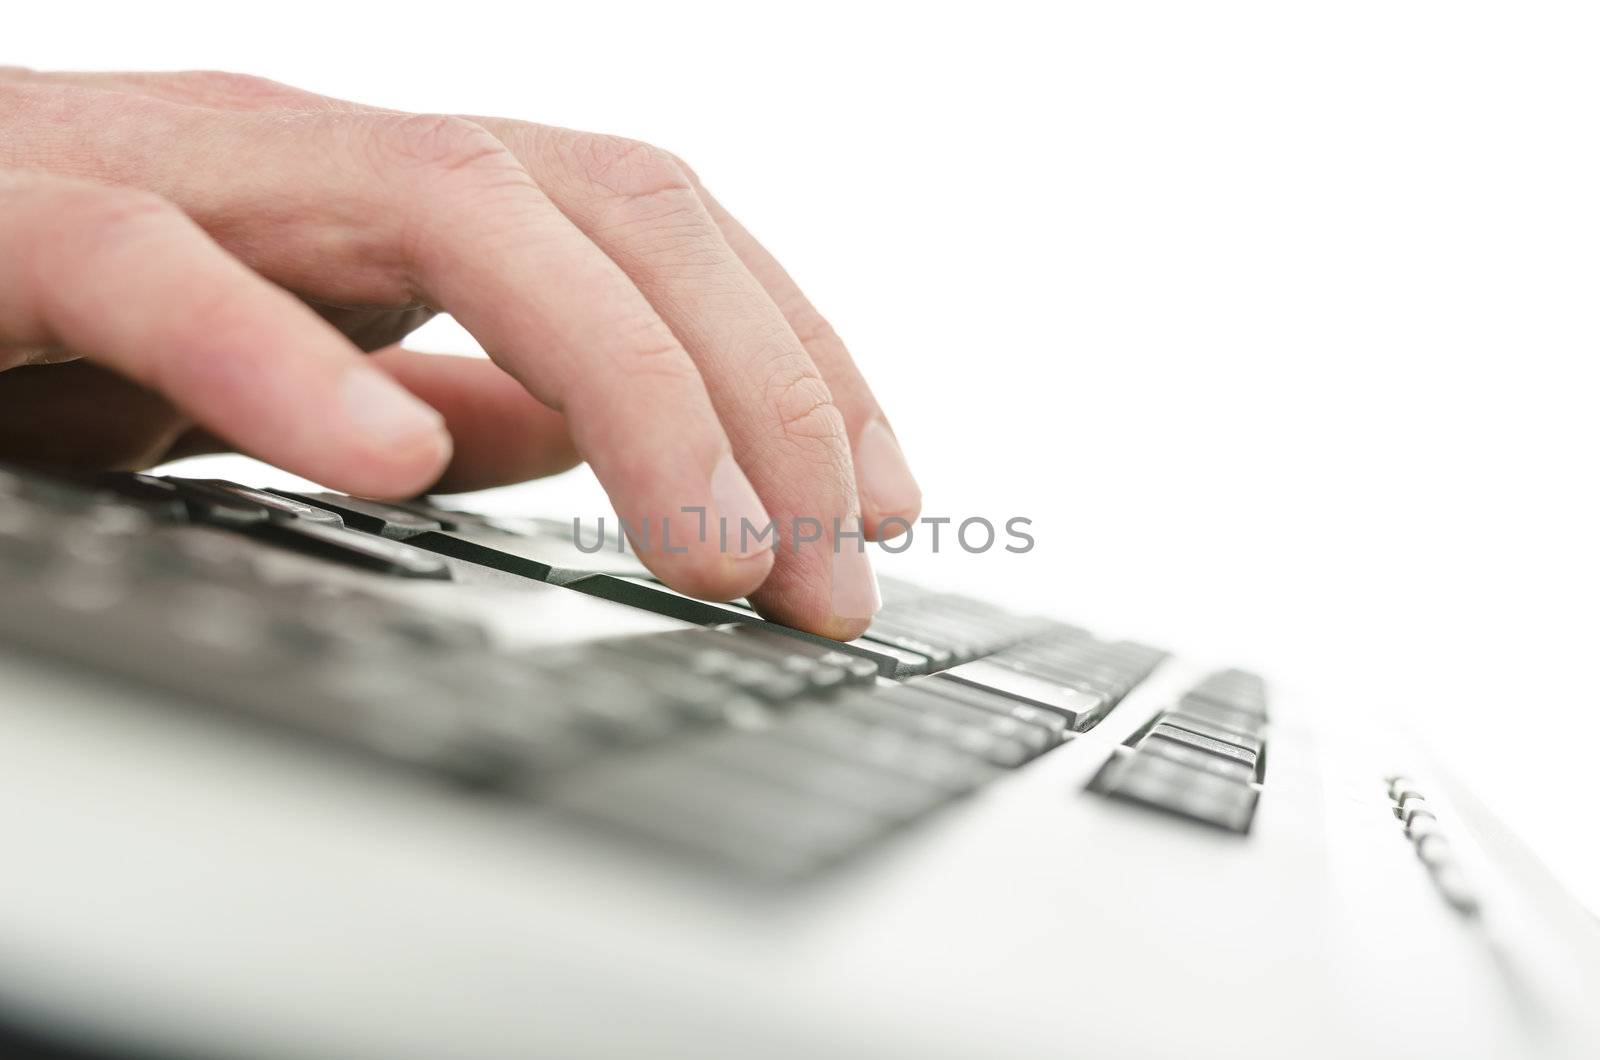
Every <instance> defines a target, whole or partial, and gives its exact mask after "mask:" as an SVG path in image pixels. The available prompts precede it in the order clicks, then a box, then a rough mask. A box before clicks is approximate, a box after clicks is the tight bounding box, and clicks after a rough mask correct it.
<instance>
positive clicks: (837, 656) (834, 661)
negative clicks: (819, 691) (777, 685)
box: [727, 622, 878, 685]
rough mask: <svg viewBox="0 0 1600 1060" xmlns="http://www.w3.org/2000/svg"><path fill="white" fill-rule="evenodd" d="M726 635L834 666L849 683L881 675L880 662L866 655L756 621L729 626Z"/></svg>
mask: <svg viewBox="0 0 1600 1060" xmlns="http://www.w3.org/2000/svg"><path fill="white" fill-rule="evenodd" d="M727 634H728V635H729V636H731V637H733V638H734V639H736V640H739V641H741V642H748V643H754V644H761V645H765V646H767V647H768V648H770V649H771V650H773V651H776V652H780V653H782V654H784V655H798V656H802V657H804V658H807V659H813V660H815V661H816V662H817V663H819V664H821V665H824V666H831V667H835V668H837V669H839V670H842V671H843V672H844V674H845V683H846V684H850V685H870V684H872V683H873V682H874V681H875V680H876V679H877V677H878V665H877V663H875V662H874V661H873V660H871V659H869V658H866V657H865V656H861V655H852V654H851V653H849V652H847V651H840V650H839V649H837V648H833V647H829V646H827V645H825V644H817V643H815V642H814V641H809V640H802V639H801V638H799V637H790V636H785V635H784V634H782V633H776V632H774V631H772V630H770V629H766V628H764V627H762V626H759V625H756V624H754V623H749V622H746V623H740V624H738V625H730V626H728V627H727Z"/></svg>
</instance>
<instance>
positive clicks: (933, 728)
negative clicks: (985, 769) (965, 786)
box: [835, 693, 1033, 769]
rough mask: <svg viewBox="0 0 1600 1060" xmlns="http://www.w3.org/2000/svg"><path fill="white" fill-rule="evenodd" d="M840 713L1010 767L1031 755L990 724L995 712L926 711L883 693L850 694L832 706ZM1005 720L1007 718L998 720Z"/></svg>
mask: <svg viewBox="0 0 1600 1060" xmlns="http://www.w3.org/2000/svg"><path fill="white" fill-rule="evenodd" d="M835 709H836V710H837V711H838V712H839V713H841V714H853V715H855V716H856V717H859V718H862V719H864V720H866V721H868V722H870V723H872V724H874V725H885V726H888V727H890V728H900V729H904V730H905V731H906V732H910V733H914V734H916V735H918V736H923V737H926V738H928V739H932V740H936V741H938V742H940V743H943V744H945V745H947V746H949V747H951V748H954V749H955V750H957V751H961V752H963V753H965V754H969V755H975V756H977V757H979V758H982V759H983V760H985V761H986V762H989V763H991V764H993V765H997V766H1000V767H1002V768H1005V769H1012V768H1015V767H1016V766H1019V765H1021V764H1022V763H1024V762H1026V761H1028V760H1029V759H1030V758H1032V757H1033V752H1031V751H1030V750H1029V748H1028V746H1027V744H1025V743H1024V742H1023V741H1022V740H1019V739H1017V738H1016V737H1015V736H1012V735H1009V734H1007V733H1004V732H1001V731H999V730H998V729H997V727H996V726H995V725H993V724H992V719H994V718H995V716H994V715H988V716H987V717H986V718H984V719H983V720H981V721H974V720H972V718H971V717H970V716H968V715H967V714H966V712H965V708H960V707H958V708H957V709H958V710H960V711H962V712H963V713H961V714H959V715H951V714H947V713H943V712H940V711H934V710H927V709H922V708H919V707H918V706H916V705H914V704H912V703H910V702H907V701H905V700H900V699H897V698H894V697H891V696H890V695H888V694H887V693H885V694H883V695H870V696H853V697H850V698H848V699H845V700H842V701H840V703H839V704H838V706H837V707H836V708H835ZM999 720H1001V721H1005V720H1008V719H1003V718H1002V719H999Z"/></svg>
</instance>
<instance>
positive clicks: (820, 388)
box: [767, 358, 845, 445]
mask: <svg viewBox="0 0 1600 1060" xmlns="http://www.w3.org/2000/svg"><path fill="white" fill-rule="evenodd" d="M767 404H768V407H769V408H770V409H771V410H772V413H773V416H774V418H775V419H776V421H777V424H778V428H779V431H780V433H781V435H782V437H784V438H785V439H789V440H797V441H805V442H809V443H818V442H820V443H830V444H835V445H844V444H845V428H844V417H843V416H841V415H840V414H839V410H838V408H837V407H836V406H835V405H834V403H833V393H832V392H831V391H830V390H829V389H828V385H827V384H826V383H824V382H823V381H822V378H821V377H820V376H818V375H817V373H816V370H815V369H814V368H812V367H811V365H810V364H809V363H804V362H803V360H802V359H800V358H796V359H794V360H789V361H786V362H785V363H783V364H782V365H781V366H780V367H779V368H777V369H776V370H774V371H773V373H772V375H771V377H770V378H769V380H768V382H767Z"/></svg>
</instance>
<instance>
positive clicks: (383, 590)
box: [0, 469, 1265, 877]
mask: <svg viewBox="0 0 1600 1060" xmlns="http://www.w3.org/2000/svg"><path fill="white" fill-rule="evenodd" d="M586 544H589V545H590V547H591V548H592V543H586ZM284 551H287V552H289V553H294V554H297V555H299V556H301V557H306V558H307V560H308V561H310V562H308V563H306V564H302V565H301V566H299V567H296V568H294V570H295V571H298V572H299V573H293V572H291V573H287V574H286V573H285V571H284V569H283V568H282V566H281V565H274V564H272V563H268V562H264V559H265V558H267V557H269V556H271V555H275V554H276V555H281V553H282V552H284ZM327 564H332V565H334V567H327V566H326V565H327ZM334 568H339V569H342V570H344V571H347V572H353V573H355V574H357V575H358V576H357V577H343V578H334V577H331V576H330V577H321V576H318V575H319V572H324V571H332V570H333V569H334ZM484 571H489V572H498V573H497V574H494V575H492V577H494V578H496V579H498V580H497V581H495V582H494V585H495V586H496V587H497V588H496V589H495V591H498V592H502V593H503V592H505V591H507V590H506V589H505V588H504V587H505V586H506V585H511V586H512V588H513V589H514V588H515V586H516V585H522V584H525V581H526V580H532V581H536V582H540V583H547V585H548V586H555V587H561V588H559V589H551V588H546V587H545V586H541V587H540V591H541V592H545V593H555V594H557V595H560V594H562V593H565V592H566V591H567V590H572V591H576V592H581V593H585V594H588V595H590V596H596V597H601V598H604V599H609V600H614V601H619V602H621V603H625V604H628V605H630V606H631V607H634V608H640V609H643V610H646V611H650V612H654V613H655V614H657V615H663V616H667V617H669V618H675V619H679V620H683V621H685V622H688V623H690V624H692V626H691V627H686V628H677V629H672V630H668V631H665V632H652V633H634V634H628V635H620V636H603V635H602V636H599V637H597V638H590V639H582V640H580V641H578V642H575V643H565V644H556V645H549V646H543V647H531V648H530V647H515V646H508V645H507V644H506V643H504V642H503V640H502V639H501V638H499V637H498V636H497V635H496V632H495V630H494V629H493V628H492V624H490V623H486V622H483V621H479V620H477V619H476V618H474V617H473V612H472V609H471V608H466V607H461V608H442V607H437V606H433V605H432V602H434V601H438V600H441V599H443V598H444V597H443V596H441V595H440V594H449V593H452V592H455V591H460V592H462V593H467V592H481V591H484V590H483V588H482V586H483V584H484V582H483V581H482V579H480V578H478V577H477V576H476V575H475V574H474V573H473V572H479V573H481V572H484ZM507 575H509V576H511V577H509V578H507V577H505V576H507ZM451 582H470V583H471V585H467V584H462V585H452V584H450V583H451ZM0 586H3V591H4V594H5V599H6V600H7V607H6V608H4V609H3V611H0V639H4V640H6V641H9V642H12V643H15V644H19V645H21V646H23V647H25V648H28V649H31V650H35V651H40V652H47V653H50V654H53V655H56V656H60V657H64V658H66V659H68V660H71V661H74V662H79V663H83V664H87V665H90V666H93V667H95V668H97V669H100V670H102V671H105V672H109V673H110V674H112V675H114V676H117V677H119V678H133V679H136V680H138V681H140V682H142V683H145V684H148V685H152V686H155V687H157V688H160V689H163V690H166V691H169V692H173V693H177V694H179V695H180V696H182V697H183V698H185V699H187V700H190V701H194V702H198V703H200V704H203V705H206V706H211V707H221V708H228V709H231V710H233V711H235V712H238V713H241V714H243V715H246V716H249V717H252V718H257V719H263V720H265V721H268V722H270V723H272V724H274V725H277V726H280V727H281V726H287V727H289V728H291V729H293V730H297V731H299V732H302V733H305V734H309V735H311V736H313V737H316V738H319V739H322V740H325V741H334V742H337V743H339V744H342V745H345V746H347V747H350V748H354V749H356V750H359V751H361V752H363V753H367V754H372V755H377V756H380V757H381V758H383V759H386V760H389V761H391V762H395V763H400V764H403V765H406V766H408V767H411V768H414V769H419V770H424V771H428V772H430V773H434V774H439V775H443V776H446V777H449V778H451V779H452V780H454V781H457V782H460V783H463V784H467V785H471V786H473V787H477V788H482V789H487V790H490V791H493V792H497V793H500V794H502V795H504V796H506V797H514V798H528V799H532V800H534V801H536V802H538V803H540V804H541V805H545V806H548V807H552V808H556V809H559V810H560V811H562V812H565V813H568V814H570V815H573V816H575V817H581V818H584V819H586V820H590V821H599V822H604V823H605V824H607V825H609V826H612V827H620V828H623V829H626V830H628V831H630V832H633V833H637V834H642V835H645V836H649V837H652V838H653V839H655V840H657V841H664V842H667V843H670V844H672V845H674V846H676V847H679V848H687V849H691V850H693V851H696V852H698V853H701V854H704V855H709V856H710V857H712V858H714V859H715V860H716V861H718V862H720V863H724V864H727V865H732V866H736V867H738V868H740V869H742V870H746V871H749V872H753V873H755V874H757V875H761V876H775V877H792V876H796V875H802V874H805V873H809V872H811V871H814V870H816V869H818V868H820V867H822V866H824V865H827V864H829V863H831V862H834V861H837V860H838V859H840V858H842V857H844V856H846V855H848V854H851V853H852V852H854V851H858V850H860V849H862V848H863V847H866V846H869V845H871V844H872V843H873V842H874V841H875V840H877V839H879V838H880V837H882V836H884V835H886V834H887V833H889V832H890V831H892V830H894V829H896V828H899V827H902V826H904V825H906V824H908V823H910V822H913V821H915V820H917V819H919V818H922V817H924V816H926V815H928V814H930V813H933V812H934V811H936V810H937V809H938V808H939V807H941V806H943V805H945V804H947V803H949V802H950V801H952V800H955V799H958V798H960V797H961V796H963V795H966V794H968V793H970V792H973V791H974V790H976V789H978V788H980V787H982V786H983V785H984V784H986V783H989V782H990V781H992V780H994V779H995V778H996V777H998V776H1001V775H1003V774H1004V773H1006V772H1007V771H1009V770H1013V769H1016V768H1018V767H1021V766H1023V765H1025V764H1026V763H1028V762H1030V761H1032V760H1034V759H1035V758H1037V757H1039V756H1040V755H1043V754H1047V753H1049V752H1050V751H1051V750H1052V749H1054V748H1056V747H1058V746H1060V745H1061V744H1062V743H1064V742H1066V741H1069V740H1070V739H1072V737H1073V736H1074V735H1075V734H1077V733H1080V732H1082V731H1084V730H1086V729H1088V728H1090V727H1092V726H1093V725H1095V724H1096V723H1097V722H1098V721H1100V720H1101V719H1102V718H1104V717H1105V716H1106V714H1107V713H1108V712H1109V711H1110V710H1112V709H1113V708H1114V707H1115V706H1116V705H1117V703H1118V702H1119V701H1121V700H1122V699H1123V697H1125V696H1126V695H1127V694H1128V693H1129V692H1130V691H1131V690H1132V689H1133V688H1134V687H1136V686H1137V685H1138V684H1139V683H1140V682H1141V681H1142V680H1144V679H1145V678H1146V677H1147V676H1148V675H1149V674H1150V673H1151V672H1152V670H1153V669H1154V668H1155V667H1156V666H1157V665H1158V664H1159V663H1160V662H1161V661H1162V660H1163V658H1164V657H1165V656H1164V653H1163V652H1161V651H1159V650H1157V649H1155V648H1151V647H1148V646H1146V645H1142V644H1137V643H1133V642H1129V641H1112V640H1105V639H1101V638H1098V637H1095V636H1094V635H1092V634H1090V633H1089V632H1087V631H1085V630H1083V629H1080V628H1077V627H1075V626H1070V625H1067V624H1064V623H1061V622H1056V621H1052V620H1048V619H1040V618H1031V617H1026V616H1022V615H1017V614H1013V613H1011V612H1008V611H1005V610H1003V609H1001V608H998V607H995V606H993V605H991V604H988V603H985V602H983V601H979V600H975V599H972V598H969V597H965V596H960V595H956V594H950V593H942V592H932V591H928V590H925V589H921V588H918V587H916V586H913V585H910V584H907V583H904V582H900V581H897V580H891V579H883V596H884V600H885V606H884V608H883V611H882V613H881V614H880V615H879V616H878V617H877V618H876V619H875V620H874V622H873V624H872V627H871V628H870V629H869V630H868V632H867V633H866V635H864V636H863V637H861V638H859V639H858V640H856V641H853V642H850V643H847V644H840V643H836V642H833V641H828V640H824V639H822V638H818V637H813V636H810V635H807V634H803V633H799V632H797V631H794V630H789V629H786V628H784V627H782V626H778V625H776V624H773V623H770V622H766V621H765V620H762V619H761V618H760V617H759V616H757V615H756V614H755V613H754V612H753V611H751V610H749V609H748V608H746V607H744V606H742V605H739V604H711V603H705V602H703V601H698V600H691V599H689V598H687V597H684V596H682V595H681V594H678V593H675V592H673V591H672V590H670V589H668V588H666V587H665V586H662V585H660V584H659V583H657V582H655V581H654V580H653V579H652V578H651V577H650V576H649V574H648V572H647V571H645V569H644V568H643V567H642V566H640V565H639V564H638V563H637V561H636V560H635V559H634V557H632V556H631V554H629V553H627V552H626V551H625V550H622V549H619V548H616V547H612V546H610V545H608V546H607V547H605V548H602V549H600V550H599V551H589V550H586V549H584V548H580V547H578V544H577V543H576V542H575V541H574V540H573V537H572V535H571V532H570V530H569V528H567V527H564V526H562V525H560V524H557V523H553V522H548V521H541V520H523V519H501V518H493V517H487V516H480V515H474V514H470V513H465V512H457V511H452V510H449V509H446V508H442V507H437V506H435V505H433V504H431V503H428V502H407V503H404V504H389V503H380V502H375V501H368V500H361V499H357V498H351V497H345V496H341V495H337V494H331V493H303V494H301V493H292V492H285V491H277V490H257V489H253V488H250V487H246V486H240V485H238V484H235V483H231V482H224V481H220V480H196V479H185V478H158V477H154V476H149V475H139V474H106V475H94V476H85V477H76V478H70V479H69V478H61V477H56V476H44V475H40V474H37V473H34V472H28V471H23V470H20V469H12V470H0ZM1264 709H1265V706H1264V698H1263V694H1262V693H1261V690H1260V687H1259V679H1257V678H1252V677H1251V676H1250V675H1244V674H1240V673H1238V672H1228V673H1225V674H1222V675H1218V676H1217V677H1216V678H1214V679H1213V680H1212V682H1211V683H1208V684H1203V685H1202V686H1200V687H1198V688H1197V689H1195V690H1194V691H1193V692H1192V693H1190V695H1189V696H1186V697H1184V699H1183V701H1182V702H1181V703H1179V704H1177V705H1176V706H1175V707H1174V708H1173V709H1172V711H1170V712H1168V713H1166V714H1165V715H1163V716H1162V717H1161V718H1160V719H1159V720H1158V721H1155V722H1153V723H1152V724H1151V725H1149V726H1147V727H1146V729H1145V730H1144V731H1143V732H1142V735H1141V737H1140V742H1139V744H1138V746H1137V747H1135V748H1124V749H1120V750H1119V752H1118V756H1117V758H1116V759H1115V760H1114V762H1113V763H1108V769H1107V770H1103V771H1102V777H1103V778H1104V780H1103V783H1101V784H1100V790H1103V791H1105V792H1107V793H1108V794H1114V795H1119V796H1122V797H1124V798H1129V799H1132V800H1134V801H1142V802H1146V803H1152V804H1155V805H1158V806H1163V799H1165V802H1166V803H1170V802H1172V798H1171V797H1169V796H1164V795H1163V794H1162V793H1163V792H1169V789H1170V790H1176V789H1175V787H1174V786H1175V785H1176V788H1183V787H1184V786H1185V785H1190V786H1193V785H1199V786H1200V789H1203V792H1202V795H1196V796H1194V797H1193V798H1191V799H1190V802H1191V803H1193V804H1194V805H1196V806H1201V805H1203V807H1204V809H1203V812H1199V813H1191V814H1190V816H1197V817H1200V818H1201V819H1205V820H1208V821H1210V823H1220V824H1223V825H1224V826H1225V827H1230V828H1241V827H1242V826H1247V825H1248V820H1249V814H1250V812H1251V811H1252V810H1253V807H1254V801H1255V798H1256V795H1257V793H1258V791H1259V785H1258V781H1259V779H1260V772H1259V770H1260V766H1261V760H1260V757H1259V756H1260V755H1261V754H1262V748H1261V745H1260V731H1261V729H1260V724H1261V721H1262V719H1264ZM1112 765H1115V766H1116V769H1115V770H1111V769H1110V767H1111V766H1112ZM1113 774H1114V775H1113ZM1174 777H1176V778H1178V780H1174V779H1173V778H1174ZM1179 781H1181V783H1179ZM1213 789H1214V790H1213ZM1197 790H1198V789H1197ZM1240 792H1243V793H1245V794H1240ZM1246 801H1248V806H1245V805H1244V803H1245V802H1246ZM1163 808H1170V806H1163Z"/></svg>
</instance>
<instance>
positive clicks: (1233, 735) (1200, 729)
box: [1161, 711, 1261, 754]
mask: <svg viewBox="0 0 1600 1060" xmlns="http://www.w3.org/2000/svg"><path fill="white" fill-rule="evenodd" d="M1161 722H1162V724H1164V725H1170V726H1174V727H1176V728H1179V729H1186V730H1188V731H1189V732H1192V733H1196V734H1197V735H1200V736H1207V737H1210V738H1211V739H1213V740H1221V741H1223V742H1224V743H1231V744H1234V745H1236V746H1238V747H1241V748H1243V749H1244V750H1246V751H1249V752H1250V753H1251V754H1260V753H1261V740H1260V738H1259V737H1257V736H1252V735H1246V734H1245V733H1241V732H1238V731H1236V730H1233V729H1230V728H1227V727H1226V726H1222V725H1214V724H1212V723H1211V722H1209V721H1206V720H1205V719H1204V718H1198V717H1195V716H1194V715H1193V714H1185V713H1182V712H1180V711H1168V712H1167V713H1165V714H1163V715H1162V716H1161Z"/></svg>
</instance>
